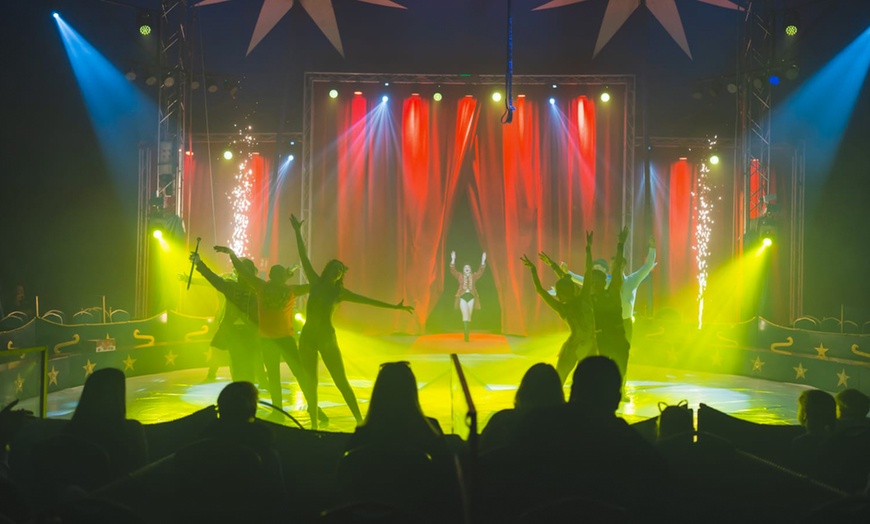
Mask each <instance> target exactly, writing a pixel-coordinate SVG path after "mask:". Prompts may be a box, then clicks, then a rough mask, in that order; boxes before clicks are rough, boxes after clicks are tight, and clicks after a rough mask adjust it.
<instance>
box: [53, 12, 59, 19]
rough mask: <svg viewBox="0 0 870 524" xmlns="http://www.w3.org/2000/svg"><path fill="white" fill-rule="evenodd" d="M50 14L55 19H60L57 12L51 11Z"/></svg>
mask: <svg viewBox="0 0 870 524" xmlns="http://www.w3.org/2000/svg"><path fill="white" fill-rule="evenodd" d="M51 16H53V17H54V18H55V19H60V15H58V14H57V12H53V13H51Z"/></svg>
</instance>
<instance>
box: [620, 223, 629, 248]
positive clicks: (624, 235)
mask: <svg viewBox="0 0 870 524" xmlns="http://www.w3.org/2000/svg"><path fill="white" fill-rule="evenodd" d="M627 238H628V226H625V227H624V228H622V231H620V232H619V243H620V244H624V243H625V241H626V239H627Z"/></svg>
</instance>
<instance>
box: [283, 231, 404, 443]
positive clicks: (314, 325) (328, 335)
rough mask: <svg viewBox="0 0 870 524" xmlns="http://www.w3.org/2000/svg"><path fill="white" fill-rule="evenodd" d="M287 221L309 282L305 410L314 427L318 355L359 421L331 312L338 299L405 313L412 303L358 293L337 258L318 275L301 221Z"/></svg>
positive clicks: (302, 346) (302, 349)
mask: <svg viewBox="0 0 870 524" xmlns="http://www.w3.org/2000/svg"><path fill="white" fill-rule="evenodd" d="M290 223H291V224H292V225H293V229H294V230H295V231H296V247H297V248H298V250H299V259H300V261H301V262H302V270H303V271H304V272H305V277H306V278H307V279H308V282H309V285H310V292H309V295H308V305H307V309H306V315H305V326H304V327H303V328H302V335H301V336H300V338H299V353H300V355H301V357H302V366H303V368H304V369H305V372H306V374H307V376H309V377H311V378H312V386H311V387H310V388H309V391H308V392H307V393H306V394H305V397H306V398H307V399H308V412H309V413H310V414H311V425H312V428H313V429H317V417H316V416H315V415H314V411H313V410H314V409H315V408H316V407H317V355H318V354H320V356H321V357H322V358H323V363H324V365H326V369H327V370H328V371H329V374H330V375H332V380H333V381H334V382H335V386H336V387H337V388H338V390H339V392H341V396H342V397H344V401H345V402H346V403H347V405H348V407H349V408H350V411H351V413H353V416H354V418H355V419H356V421H357V424H359V423H360V422H362V414H361V413H360V410H359V405H358V404H357V401H356V396H355V395H354V392H353V389H352V388H351V387H350V383H349V382H348V380H347V374H346V373H345V371H344V362H343V361H342V358H341V350H339V348H338V340H337V339H336V337H335V328H334V327H333V325H332V314H333V312H334V311H335V308H336V307H337V306H338V304H339V303H341V302H356V303H357V304H366V305H369V306H374V307H380V308H386V309H400V310H402V311H407V312H408V313H413V312H414V307H413V306H406V305H405V301H404V300H402V301H400V302H399V303H398V304H388V303H387V302H381V301H380V300H375V299H373V298H368V297H364V296H362V295H358V294H356V293H354V292H352V291H350V290H348V289H346V288H345V287H344V275H345V273H346V272H347V270H348V268H347V266H346V265H344V263H342V262H341V261H340V260H334V259H333V260H330V261H329V262H327V263H326V266H324V268H323V271H321V273H320V274H317V272H315V271H314V266H312V265H311V260H309V258H308V250H307V249H306V247H305V241H304V240H302V231H301V227H302V221H301V220H299V219H298V218H296V216H295V215H293V216H291V217H290Z"/></svg>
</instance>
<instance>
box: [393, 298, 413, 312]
mask: <svg viewBox="0 0 870 524" xmlns="http://www.w3.org/2000/svg"><path fill="white" fill-rule="evenodd" d="M396 309H401V310H403V311H407V312H408V313H413V312H414V306H406V305H405V299H402V300H400V301H399V303H398V304H396Z"/></svg>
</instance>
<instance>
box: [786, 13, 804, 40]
mask: <svg viewBox="0 0 870 524" xmlns="http://www.w3.org/2000/svg"><path fill="white" fill-rule="evenodd" d="M800 22H801V19H800V15H799V14H798V12H797V11H795V10H794V9H790V10H789V11H788V12H786V13H785V17H784V19H783V25H785V34H786V35H788V36H795V35H797V34H798V27H799V26H800Z"/></svg>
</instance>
